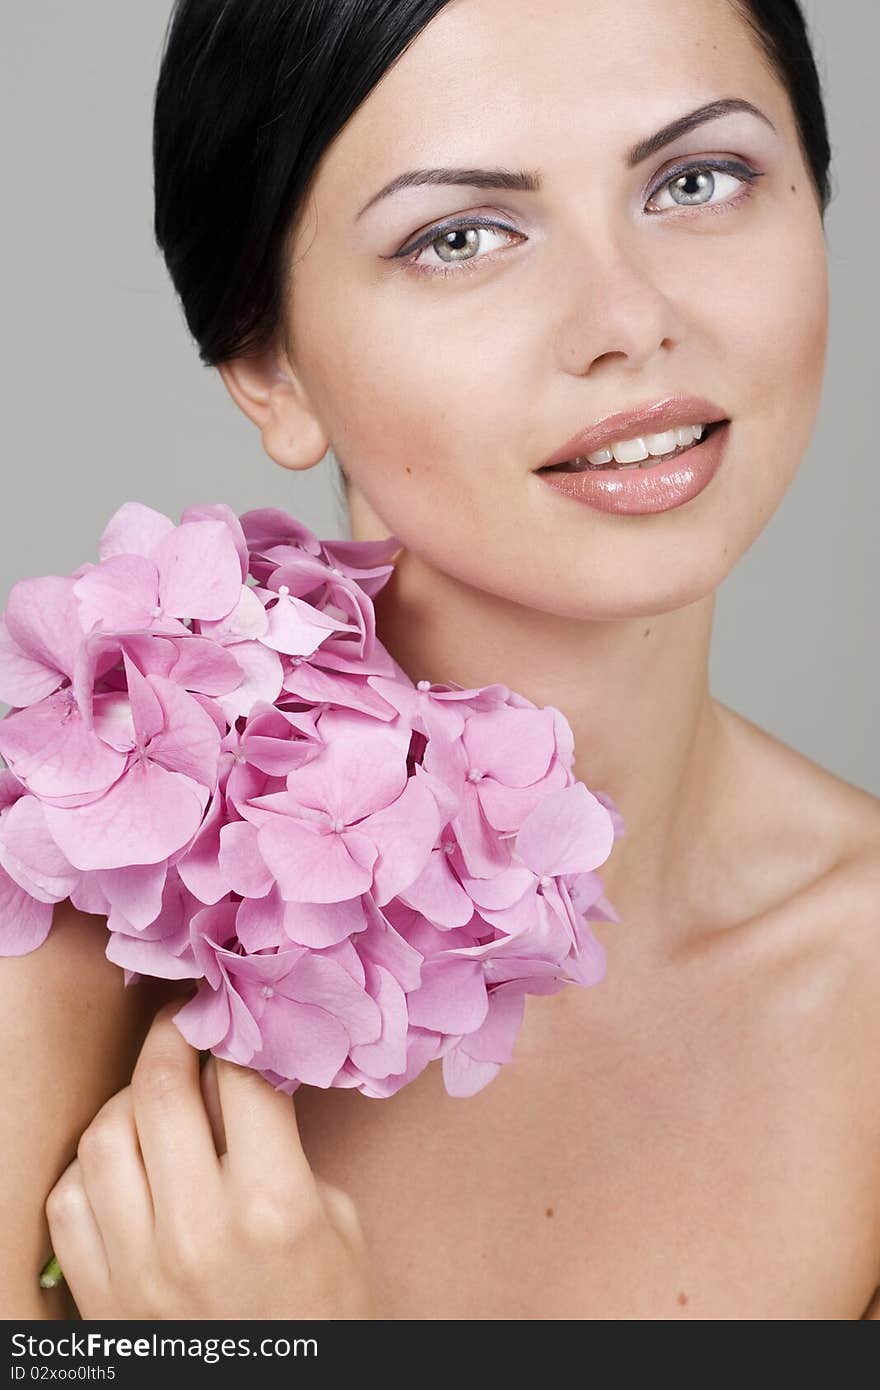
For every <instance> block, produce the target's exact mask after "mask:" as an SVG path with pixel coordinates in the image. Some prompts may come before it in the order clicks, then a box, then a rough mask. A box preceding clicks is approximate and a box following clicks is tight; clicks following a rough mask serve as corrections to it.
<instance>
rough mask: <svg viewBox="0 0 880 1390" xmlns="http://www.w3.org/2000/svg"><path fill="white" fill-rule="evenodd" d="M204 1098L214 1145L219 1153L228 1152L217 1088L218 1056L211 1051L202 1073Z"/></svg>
mask: <svg viewBox="0 0 880 1390" xmlns="http://www.w3.org/2000/svg"><path fill="white" fill-rule="evenodd" d="M201 1087H202V1099H203V1101H204V1102H205V1109H206V1110H207V1112H208V1119H209V1121H210V1124H211V1133H212V1135H213V1136H214V1147H215V1149H216V1150H217V1153H218V1154H220V1155H223V1154H225V1153H226V1131H225V1129H224V1128H223V1111H222V1109H221V1107H220V1092H219V1091H218V1090H217V1058H216V1057H215V1056H214V1054H213V1053H211V1056H210V1057H209V1058H208V1060H207V1062H206V1063H205V1065H204V1066H203V1067H202V1075H201Z"/></svg>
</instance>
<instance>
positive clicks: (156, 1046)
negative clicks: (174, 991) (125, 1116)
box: [131, 1000, 220, 1233]
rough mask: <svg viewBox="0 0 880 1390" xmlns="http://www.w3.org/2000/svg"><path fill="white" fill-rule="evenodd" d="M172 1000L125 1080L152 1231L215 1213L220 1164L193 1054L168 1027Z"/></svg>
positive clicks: (175, 1009) (171, 1024)
mask: <svg viewBox="0 0 880 1390" xmlns="http://www.w3.org/2000/svg"><path fill="white" fill-rule="evenodd" d="M182 1007H183V1005H181V1003H180V1001H179V1000H172V1001H171V1002H170V1003H168V1004H166V1005H164V1006H163V1008H161V1009H160V1010H159V1012H158V1013H157V1014H156V1017H155V1019H154V1020H153V1023H152V1024H151V1026H150V1030H149V1032H148V1033H147V1036H146V1038H145V1039H144V1044H143V1047H142V1048H141V1051H140V1055H139V1056H138V1060H137V1062H136V1064H135V1068H134V1072H133V1073H132V1078H131V1094H132V1101H133V1103H134V1119H135V1126H136V1128H137V1135H138V1142H139V1144H140V1148H141V1153H142V1155H143V1161H144V1169H145V1171H146V1175H147V1181H148V1183H149V1187H150V1193H151V1195H152V1200H153V1208H154V1211H155V1226H156V1231H157V1233H158V1232H161V1231H164V1230H166V1229H169V1228H171V1229H173V1228H174V1227H177V1226H179V1225H181V1224H182V1225H188V1224H190V1223H191V1222H192V1220H193V1218H194V1217H195V1216H196V1215H197V1214H198V1213H199V1212H203V1213H206V1214H209V1213H210V1212H212V1211H215V1210H216V1203H217V1201H218V1199H219V1192H220V1164H219V1160H218V1158H217V1151H216V1149H215V1148H214V1139H213V1137H212V1134H211V1124H210V1121H209V1119H208V1114H207V1111H206V1110H205V1105H204V1101H203V1099H202V1091H201V1086H200V1084H199V1054H198V1052H197V1051H196V1049H195V1048H194V1047H190V1045H189V1043H188V1042H187V1041H186V1038H184V1036H183V1034H182V1033H181V1032H180V1031H179V1029H178V1028H177V1026H176V1025H175V1023H174V1022H173V1019H174V1015H175V1013H178V1012H179V1011H180V1009H181V1008H182Z"/></svg>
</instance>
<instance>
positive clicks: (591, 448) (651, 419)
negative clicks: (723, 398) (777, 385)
mask: <svg viewBox="0 0 880 1390" xmlns="http://www.w3.org/2000/svg"><path fill="white" fill-rule="evenodd" d="M726 419H727V416H726V415H725V413H724V411H723V410H722V409H721V408H720V406H717V405H716V404H715V403H714V401H709V400H706V398H705V397H704V396H665V397H664V398H663V400H662V401H656V402H655V403H654V404H653V405H647V406H639V407H637V408H635V409H633V410H622V411H619V412H618V414H617V415H606V416H605V418H604V420H600V421H599V422H598V424H595V425H590V426H589V427H588V428H587V429H584V430H581V431H580V432H579V433H578V434H575V435H572V437H571V439H569V440H566V442H565V443H564V444H563V445H561V447H560V448H558V449H557V450H556V453H555V454H553V455H552V456H551V457H550V458H548V459H545V461H544V462H543V463H542V464H539V465H538V467H539V468H548V467H549V466H550V465H551V464H554V463H568V462H569V461H570V460H572V459H576V458H580V457H585V456H586V455H587V454H592V453H595V451H596V450H597V449H605V448H607V447H608V445H609V444H613V443H614V441H615V440H616V439H634V438H636V437H637V436H639V435H643V434H661V433H662V432H663V431H664V430H671V429H674V428H675V427H676V425H713V424H715V423H716V421H718V420H726Z"/></svg>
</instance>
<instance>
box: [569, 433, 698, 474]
mask: <svg viewBox="0 0 880 1390" xmlns="http://www.w3.org/2000/svg"><path fill="white" fill-rule="evenodd" d="M705 428H706V427H705V425H678V426H677V427H676V428H675V429H672V430H664V431H663V433H662V434H644V435H638V436H637V437H636V438H635V439H616V440H615V441H614V443H613V444H611V445H610V446H609V447H608V448H605V449H594V451H593V453H592V454H587V456H586V457H587V462H588V463H598V464H603V463H610V462H611V460H612V458H613V459H614V462H615V463H638V462H639V461H640V460H641V459H646V458H647V457H648V456H649V455H650V454H653V455H657V456H659V455H660V454H671V453H672V451H673V450H674V449H683V448H686V447H687V445H688V444H693V443H694V441H695V440H697V439H699V438H700V437H701V436H702V433H703V430H704V429H705ZM578 461H579V460H575V462H578Z"/></svg>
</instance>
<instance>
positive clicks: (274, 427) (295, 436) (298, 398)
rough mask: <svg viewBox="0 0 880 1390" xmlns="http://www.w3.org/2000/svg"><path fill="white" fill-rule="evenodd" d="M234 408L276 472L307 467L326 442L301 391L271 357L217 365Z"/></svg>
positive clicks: (321, 454)
mask: <svg viewBox="0 0 880 1390" xmlns="http://www.w3.org/2000/svg"><path fill="white" fill-rule="evenodd" d="M217 370H218V372H219V373H220V375H221V377H222V378H223V382H224V385H225V386H226V389H227V391H228V392H229V394H230V396H231V397H232V399H233V401H234V402H235V404H236V405H237V406H238V407H239V409H240V410H241V411H243V413H244V414H245V415H246V416H247V417H248V419H249V420H251V421H252V422H253V423H254V424H255V425H256V426H257V429H258V430H259V431H260V433H261V435H262V444H263V448H264V449H265V451H266V453H267V454H268V455H269V457H270V458H271V459H272V460H273V461H274V462H275V463H277V464H278V465H279V466H280V467H282V468H294V469H299V468H312V467H314V465H315V464H316V463H320V461H321V459H322V458H323V457H324V455H325V454H326V452H327V450H328V449H329V447H330V441H329V439H328V438H327V435H326V433H325V432H324V430H323V428H322V426H321V423H320V421H319V420H318V419H317V418H316V416H315V414H314V412H313V410H312V408H311V406H310V404H309V402H308V400H307V398H306V396H305V393H304V391H303V390H302V387H301V386H300V385H299V383H298V382H297V381H295V380H293V379H292V378H291V377H290V376H288V375H287V374H286V373H285V372H284V371H282V370H281V368H280V366H279V365H278V363H277V361H276V360H275V358H274V357H273V356H272V354H265V355H262V356H254V357H241V358H236V360H235V361H232V362H224V363H221V364H220V365H218V367H217Z"/></svg>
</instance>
